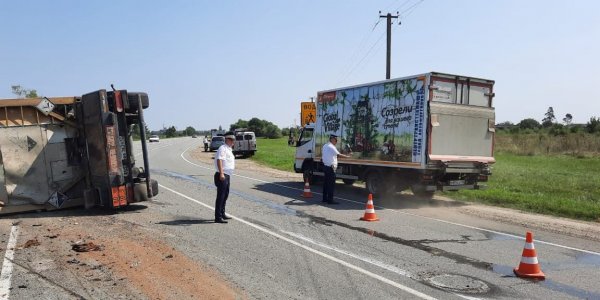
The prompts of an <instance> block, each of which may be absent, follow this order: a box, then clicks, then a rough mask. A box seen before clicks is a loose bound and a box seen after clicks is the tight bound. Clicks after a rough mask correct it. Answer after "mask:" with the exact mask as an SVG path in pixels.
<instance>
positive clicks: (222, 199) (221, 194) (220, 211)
mask: <svg viewBox="0 0 600 300" xmlns="http://www.w3.org/2000/svg"><path fill="white" fill-rule="evenodd" d="M229 179H230V178H229V175H227V174H225V180H223V181H221V179H220V178H219V172H216V173H215V186H216V187H217V200H216V201H215V220H222V219H223V217H224V216H225V203H226V202H227V197H229Z"/></svg>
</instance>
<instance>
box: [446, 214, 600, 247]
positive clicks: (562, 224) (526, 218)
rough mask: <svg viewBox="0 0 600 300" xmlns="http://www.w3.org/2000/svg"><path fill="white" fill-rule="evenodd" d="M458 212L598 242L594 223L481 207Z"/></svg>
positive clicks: (599, 225)
mask: <svg viewBox="0 0 600 300" xmlns="http://www.w3.org/2000/svg"><path fill="white" fill-rule="evenodd" d="M458 211H459V212H460V213H463V214H467V215H473V216H476V217H479V218H482V219H486V220H493V221H497V222H502V223H508V224H513V225H518V226H523V227H527V228H534V229H539V230H545V231H549V232H554V233H559V234H564V235H569V236H576V237H580V238H586V239H591V240H595V241H600V223H596V222H585V221H576V220H571V219H566V218H560V217H553V216H546V215H538V214H533V213H524V212H521V211H517V210H514V209H508V208H501V207H492V206H483V205H468V206H465V207H461V208H459V209H458Z"/></svg>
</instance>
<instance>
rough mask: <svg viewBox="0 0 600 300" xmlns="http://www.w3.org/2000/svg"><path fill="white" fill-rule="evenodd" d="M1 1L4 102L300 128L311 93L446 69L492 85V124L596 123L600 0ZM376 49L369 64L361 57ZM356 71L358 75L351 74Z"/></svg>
mask: <svg viewBox="0 0 600 300" xmlns="http://www.w3.org/2000/svg"><path fill="white" fill-rule="evenodd" d="M419 1H420V0H409V1H408V2H406V0H385V1H384V0H381V1H375V0H371V1H366V0H364V1H358V0H344V1H341V0H340V1H316V0H315V1H274V0H273V1H260V0H257V1H141V0H140V1H75V0H72V1H65V0H55V1H7V0H3V1H0V98H11V97H12V96H13V95H12V94H11V91H10V86H11V85H15V84H20V85H22V86H24V87H26V88H34V89H37V90H38V92H39V93H40V94H42V95H44V96H49V97H52V96H74V95H81V94H84V93H87V92H90V91H93V90H97V89H101V88H105V89H108V88H110V84H111V83H114V84H115V86H116V87H118V88H123V89H128V90H132V91H133V90H135V91H145V92H148V93H149V95H150V101H151V102H150V109H149V110H148V111H147V112H146V116H147V122H148V124H149V126H150V128H151V129H159V128H161V127H162V126H163V125H164V126H170V125H175V126H176V127H177V128H179V129H183V128H185V126H188V125H191V126H194V127H195V128H197V129H209V128H216V127H218V126H219V125H222V126H223V127H229V125H230V124H231V123H234V122H235V121H236V120H237V119H240V118H241V119H250V118H252V117H259V118H262V119H267V120H270V121H272V122H274V123H276V124H277V125H279V126H281V127H283V126H288V125H291V124H294V122H296V123H297V122H298V119H299V110H300V102H301V101H306V100H309V98H310V97H312V96H315V95H316V92H317V91H319V90H325V89H332V88H337V87H342V86H348V85H354V84H359V83H366V82H371V81H379V80H382V79H384V78H385V37H384V38H382V39H381V40H379V43H376V41H377V40H378V39H379V38H380V37H381V36H382V34H383V33H384V31H385V22H384V21H382V22H381V23H379V24H378V26H377V27H375V29H374V30H372V29H373V26H374V25H375V23H376V22H377V20H378V15H379V14H378V12H379V10H382V11H384V12H385V11H391V12H394V11H396V10H399V11H400V12H404V13H403V14H402V25H401V26H398V25H394V29H393V37H392V41H393V43H392V77H401V76H407V75H414V74H420V73H425V72H428V71H440V72H447V73H453V74H460V75H468V76H475V77H482V78H487V79H493V80H495V81H496V87H495V92H496V98H495V106H496V119H497V121H498V122H500V121H505V120H508V121H513V122H518V121H519V120H521V119H523V118H527V117H533V118H535V119H538V120H541V118H542V117H543V115H544V113H545V112H546V110H547V108H548V107H549V106H552V107H553V108H554V111H555V113H556V116H557V118H558V119H559V120H560V119H562V118H563V117H564V115H565V114H566V113H571V114H572V115H573V117H574V121H575V122H582V123H585V122H587V121H588V120H589V118H590V117H591V116H600V99H599V98H598V94H597V92H596V91H595V88H596V85H598V84H599V78H600V76H599V75H598V70H600V58H599V56H598V53H600V19H598V17H597V12H598V11H600V1H549V0H546V1H510V0H503V1H500V0H496V1H482V0H456V1H442V0H424V1H422V2H421V3H419V4H417V5H416V6H415V7H414V9H412V10H409V11H406V10H407V9H408V8H410V7H411V6H412V5H413V4H416V3H418V2H419ZM370 49H371V51H370V52H369V50H370ZM359 62H360V64H359Z"/></svg>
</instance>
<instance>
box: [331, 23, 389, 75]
mask: <svg viewBox="0 0 600 300" xmlns="http://www.w3.org/2000/svg"><path fill="white" fill-rule="evenodd" d="M379 20H380V18H377V22H376V23H375V25H374V26H373V28H372V29H371V30H369V31H368V32H367V33H366V34H365V35H364V36H363V38H362V39H361V41H360V43H359V44H358V47H356V48H355V50H354V52H353V53H352V55H351V56H350V58H349V59H348V63H346V64H345V66H344V68H342V69H341V72H340V74H339V76H338V77H342V76H344V74H347V73H348V71H349V70H350V69H352V68H353V65H354V64H353V62H354V61H356V59H357V58H358V56H359V55H360V53H362V52H363V51H364V50H365V49H366V46H367V45H369V43H368V42H369V40H370V38H371V36H372V35H373V32H374V31H375V28H376V27H377V24H379ZM337 84H339V81H338V83H337Z"/></svg>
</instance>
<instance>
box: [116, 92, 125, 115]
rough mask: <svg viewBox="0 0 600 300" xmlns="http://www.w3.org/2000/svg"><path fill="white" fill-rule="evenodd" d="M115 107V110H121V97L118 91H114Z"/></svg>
mask: <svg viewBox="0 0 600 300" xmlns="http://www.w3.org/2000/svg"><path fill="white" fill-rule="evenodd" d="M115 107H116V108H117V112H123V98H122V97H121V92H120V91H115Z"/></svg>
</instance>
